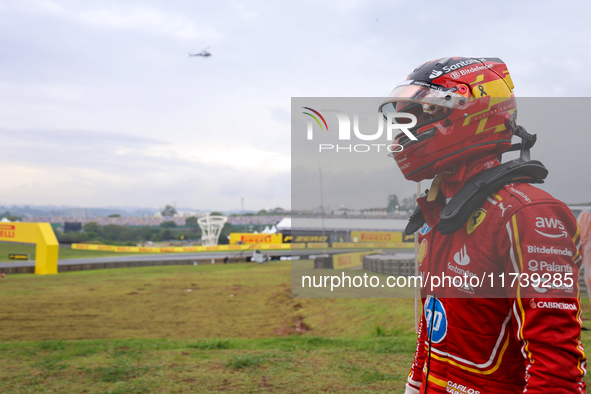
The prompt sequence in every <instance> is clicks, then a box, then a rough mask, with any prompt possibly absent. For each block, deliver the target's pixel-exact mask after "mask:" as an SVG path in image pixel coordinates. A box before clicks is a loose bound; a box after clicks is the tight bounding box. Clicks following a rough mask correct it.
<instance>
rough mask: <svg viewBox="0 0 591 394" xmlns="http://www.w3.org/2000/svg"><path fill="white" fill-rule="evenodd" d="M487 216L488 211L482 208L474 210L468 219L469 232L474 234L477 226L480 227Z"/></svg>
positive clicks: (467, 227)
mask: <svg viewBox="0 0 591 394" xmlns="http://www.w3.org/2000/svg"><path fill="white" fill-rule="evenodd" d="M485 217H486V211H485V210H484V209H482V208H480V209H477V210H475V211H474V212H472V215H470V218H469V219H468V223H467V226H466V230H468V234H472V232H473V231H474V230H476V227H478V226H479V225H480V223H482V221H483V220H484V218H485Z"/></svg>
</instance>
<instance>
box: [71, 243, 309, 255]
mask: <svg viewBox="0 0 591 394" xmlns="http://www.w3.org/2000/svg"><path fill="white" fill-rule="evenodd" d="M292 247H293V248H294V249H301V248H302V247H305V245H303V246H302V245H298V244H261V245H257V246H256V247H253V246H252V245H216V246H165V247H160V248H152V247H140V246H115V245H94V244H72V249H78V250H102V251H106V252H126V253H134V252H136V253H137V252H145V253H187V252H221V251H232V250H237V251H253V250H255V249H258V250H290V249H291V248H292Z"/></svg>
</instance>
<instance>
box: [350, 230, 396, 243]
mask: <svg viewBox="0 0 591 394" xmlns="http://www.w3.org/2000/svg"><path fill="white" fill-rule="evenodd" d="M351 241H353V242H394V243H398V242H402V232H400V231H351Z"/></svg>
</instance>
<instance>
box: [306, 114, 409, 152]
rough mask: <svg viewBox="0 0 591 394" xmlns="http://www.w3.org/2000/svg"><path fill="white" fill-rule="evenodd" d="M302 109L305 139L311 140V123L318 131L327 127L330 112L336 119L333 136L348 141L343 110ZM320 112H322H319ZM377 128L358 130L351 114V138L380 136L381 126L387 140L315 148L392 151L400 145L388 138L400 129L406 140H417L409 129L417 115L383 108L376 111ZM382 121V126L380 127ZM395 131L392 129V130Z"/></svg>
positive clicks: (355, 116) (347, 120)
mask: <svg viewBox="0 0 591 394" xmlns="http://www.w3.org/2000/svg"><path fill="white" fill-rule="evenodd" d="M302 108H303V109H305V110H307V111H306V112H302V113H303V114H304V115H306V116H308V117H309V118H308V122H307V134H306V135H307V139H308V140H309V141H311V140H314V125H315V124H316V125H318V127H319V128H320V130H321V131H324V130H325V129H326V131H327V132H328V131H329V128H328V122H327V121H326V115H330V114H332V115H334V116H335V117H336V120H337V122H338V131H337V135H336V136H337V137H338V140H339V141H351V139H352V138H351V137H352V136H351V119H350V118H349V115H347V114H346V113H344V112H343V111H339V110H336V109H323V110H321V111H322V113H321V111H317V110H315V109H313V108H310V107H302ZM323 113H324V114H325V115H323ZM396 119H407V120H409V121H410V122H408V123H396ZM377 123H378V124H377V131H376V132H375V133H373V134H364V133H362V132H361V130H360V127H359V115H358V114H353V135H354V136H355V138H357V139H358V140H361V141H378V140H379V139H381V138H383V134H384V129H385V130H386V133H385V134H386V135H385V137H386V142H387V143H381V144H380V143H372V144H348V145H347V144H344V145H343V144H318V151H319V152H321V153H322V152H325V151H333V152H337V153H338V152H358V153H365V152H369V151H372V150H375V151H377V152H388V153H396V152H401V151H402V149H403V148H402V145H399V144H393V143H392V141H393V139H394V137H395V136H396V135H398V134H399V133H400V132H402V133H404V134H405V135H406V136H407V137H408V138H409V139H410V140H412V141H417V137H415V136H414V135H413V134H412V133H411V132H410V129H412V128H413V127H415V126H416V124H417V117H416V116H415V115H413V114H410V113H406V112H386V114H383V113H382V112H378V113H377ZM384 123H386V126H385V127H384ZM331 130H332V129H331ZM395 131H396V133H395Z"/></svg>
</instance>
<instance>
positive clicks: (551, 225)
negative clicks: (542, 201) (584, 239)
mask: <svg viewBox="0 0 591 394" xmlns="http://www.w3.org/2000/svg"><path fill="white" fill-rule="evenodd" d="M536 227H537V228H542V229H544V231H540V230H538V229H535V230H536V232H537V233H538V234H540V235H543V236H544V237H547V238H561V237H568V233H567V232H566V229H565V228H564V225H563V224H562V222H561V221H560V220H558V219H554V218H544V217H537V218H536ZM545 229H548V230H550V229H555V230H560V234H548V233H546V230H545Z"/></svg>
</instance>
